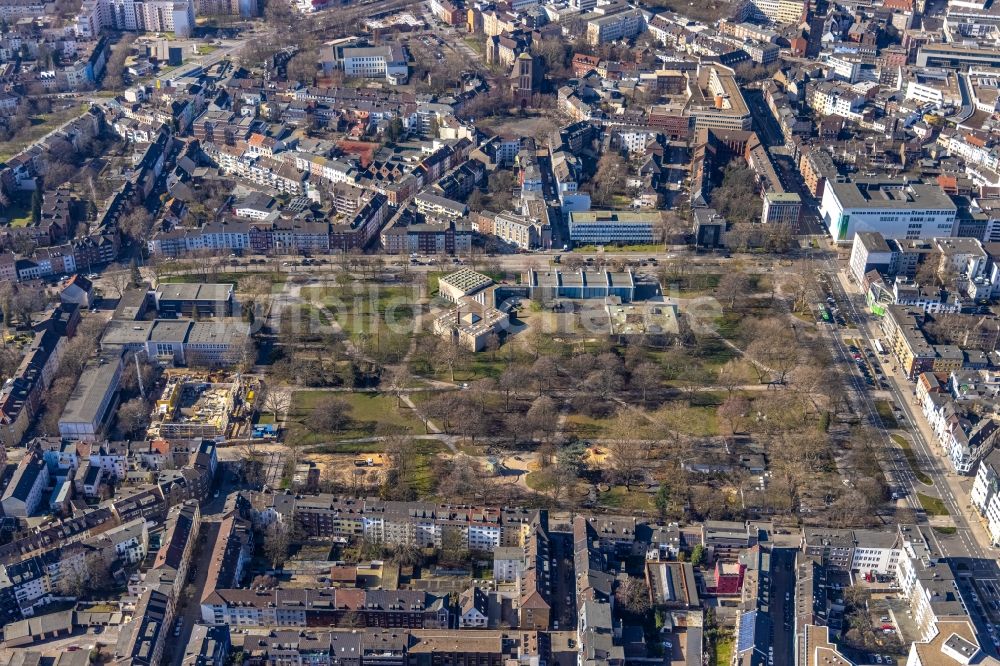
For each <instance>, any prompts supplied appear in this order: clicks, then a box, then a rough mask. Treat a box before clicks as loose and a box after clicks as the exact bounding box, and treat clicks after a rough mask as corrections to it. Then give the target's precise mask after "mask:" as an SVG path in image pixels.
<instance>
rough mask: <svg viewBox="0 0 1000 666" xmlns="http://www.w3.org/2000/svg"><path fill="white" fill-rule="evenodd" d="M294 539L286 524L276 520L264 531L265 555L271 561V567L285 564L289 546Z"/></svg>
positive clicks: (274, 567)
mask: <svg viewBox="0 0 1000 666" xmlns="http://www.w3.org/2000/svg"><path fill="white" fill-rule="evenodd" d="M291 543H292V539H291V533H290V530H289V529H288V527H287V526H286V525H284V524H283V523H279V522H274V523H272V524H271V525H269V526H268V527H267V530H266V531H265V532H264V546H263V549H264V557H266V558H267V561H268V562H269V563H270V565H271V568H273V569H277V568H278V567H279V566H281V565H282V564H284V562H285V558H287V557H288V548H289V547H290V546H291Z"/></svg>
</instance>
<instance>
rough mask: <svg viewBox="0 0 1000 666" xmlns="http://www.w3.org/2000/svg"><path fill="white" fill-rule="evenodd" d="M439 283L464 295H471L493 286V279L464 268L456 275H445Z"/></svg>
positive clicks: (456, 272)
mask: <svg viewBox="0 0 1000 666" xmlns="http://www.w3.org/2000/svg"><path fill="white" fill-rule="evenodd" d="M438 282H439V283H440V282H443V283H444V284H446V285H448V286H450V287H453V288H455V289H458V290H460V291H462V292H464V293H470V292H473V291H478V290H479V289H483V288H485V287H488V286H490V285H491V284H493V279H492V278H490V277H489V276H488V275H483V274H482V273H479V272H477V271H474V270H472V269H471V268H462V269H460V270H457V271H455V272H454V273H449V274H448V275H445V276H444V277H442V278H440V279H439V280H438Z"/></svg>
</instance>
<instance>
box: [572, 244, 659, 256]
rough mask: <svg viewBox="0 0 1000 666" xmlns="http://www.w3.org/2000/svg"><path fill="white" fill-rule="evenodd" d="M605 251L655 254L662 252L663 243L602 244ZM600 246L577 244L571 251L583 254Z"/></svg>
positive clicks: (591, 252) (592, 252)
mask: <svg viewBox="0 0 1000 666" xmlns="http://www.w3.org/2000/svg"><path fill="white" fill-rule="evenodd" d="M602 247H603V248H604V251H605V252H648V253H649V254H656V253H657V252H663V245H660V244H655V243H654V244H652V245H648V244H646V245H642V244H640V245H604V246H602ZM598 250H600V248H599V247H598V246H596V245H579V246H577V247H574V248H573V252H581V253H584V254H594V253H596V252H598Z"/></svg>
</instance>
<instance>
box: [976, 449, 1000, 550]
mask: <svg viewBox="0 0 1000 666" xmlns="http://www.w3.org/2000/svg"><path fill="white" fill-rule="evenodd" d="M969 499H970V501H971V502H972V506H973V507H974V508H975V509H976V511H977V512H978V513H979V515H980V516H982V517H983V520H984V521H985V522H986V531H987V532H988V533H989V535H990V543H992V544H993V545H994V546H997V545H1000V450H994V451H991V452H990V453H989V454H988V455H987V456H986V457H985V458H983V459H982V460H981V461H980V463H979V469H978V470H977V471H976V480H975V482H974V483H973V484H972V490H971V491H970V492H969Z"/></svg>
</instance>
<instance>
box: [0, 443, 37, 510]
mask: <svg viewBox="0 0 1000 666" xmlns="http://www.w3.org/2000/svg"><path fill="white" fill-rule="evenodd" d="M48 485H49V468H48V465H46V464H45V460H44V459H43V458H42V454H41V452H40V451H39V450H37V449H34V450H32V451H30V452H29V453H28V454H27V455H25V456H24V457H23V458H22V459H21V462H20V463H19V464H18V466H17V469H15V470H14V476H12V477H11V479H10V482H9V483H8V484H7V487H6V489H4V492H3V496H2V498H0V506H3V511H4V514H5V515H7V516H11V517H14V518H27V517H28V516H30V515H32V514H33V513H34V512H35V510H36V509H38V505H39V504H41V501H42V499H43V496H44V494H45V488H46V486H48Z"/></svg>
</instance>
